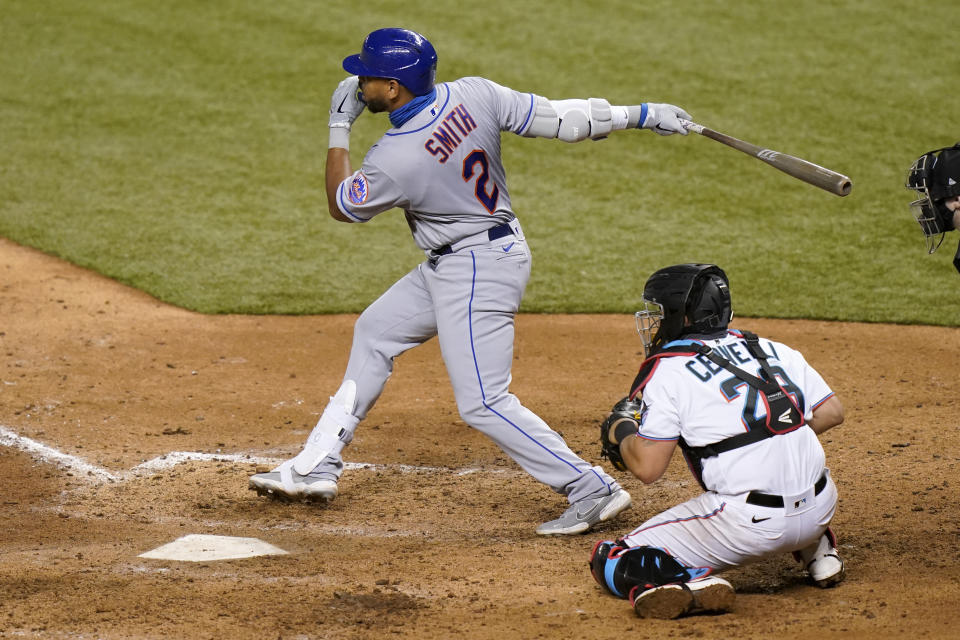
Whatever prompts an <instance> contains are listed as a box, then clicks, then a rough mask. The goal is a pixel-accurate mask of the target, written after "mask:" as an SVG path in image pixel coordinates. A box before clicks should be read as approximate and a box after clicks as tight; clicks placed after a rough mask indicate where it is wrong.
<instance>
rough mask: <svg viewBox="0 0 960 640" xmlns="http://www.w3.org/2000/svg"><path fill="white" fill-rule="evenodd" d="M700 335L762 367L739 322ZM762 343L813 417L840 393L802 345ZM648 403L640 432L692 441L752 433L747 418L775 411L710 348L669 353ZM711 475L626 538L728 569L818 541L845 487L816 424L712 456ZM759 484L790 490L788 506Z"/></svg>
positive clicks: (746, 366)
mask: <svg viewBox="0 0 960 640" xmlns="http://www.w3.org/2000/svg"><path fill="white" fill-rule="evenodd" d="M682 342H684V341H682V340H680V341H675V342H672V343H670V344H669V345H666V346H670V345H675V344H678V343H682ZM696 342H698V343H702V344H707V345H708V346H711V347H713V348H714V349H716V350H717V352H718V353H720V354H721V355H723V356H724V357H725V358H726V359H728V360H730V361H731V362H732V363H733V364H734V365H735V366H737V367H739V368H741V369H743V370H744V371H746V372H747V373H752V374H754V375H759V373H758V372H759V370H760V367H759V363H757V361H756V360H755V359H754V358H753V357H752V356H751V355H750V353H749V352H748V351H747V349H746V345H745V343H744V342H743V339H742V337H741V336H740V334H739V333H738V332H737V331H735V330H729V331H728V332H727V333H726V335H725V336H724V337H722V338H720V339H714V340H697V341H696ZM760 345H761V348H762V349H763V352H764V353H766V354H767V355H768V356H769V358H768V362H769V363H770V365H771V367H773V370H774V371H775V372H776V374H777V376H778V377H781V376H782V377H781V379H780V383H781V384H782V386H783V388H784V389H785V390H786V391H787V392H788V393H789V394H790V395H791V396H792V397H793V399H794V400H795V401H796V403H797V406H798V407H799V408H800V409H801V411H803V412H804V419H805V420H809V419H810V418H811V416H812V414H813V410H814V409H815V408H817V407H818V406H820V405H821V404H823V403H824V402H826V401H827V400H828V399H829V398H830V397H831V396H833V392H832V391H831V390H830V387H829V386H827V383H826V382H824V380H823V378H822V377H821V376H820V374H819V373H817V372H816V371H815V370H814V369H813V368H812V367H811V366H810V365H809V364H807V362H806V360H805V359H804V358H803V356H802V355H801V354H800V353H799V352H798V351H795V350H794V349H791V348H790V347H787V346H786V345H783V344H780V343H778V342H773V341H771V340H767V339H765V338H761V339H760ZM642 407H643V408H642V411H641V421H640V429H639V432H638V434H637V437H640V438H645V439H649V440H679V439H680V438H683V440H684V441H685V442H686V443H687V444H688V445H690V446H692V447H698V446H704V445H708V444H712V443H715V442H718V441H721V440H723V439H725V438H729V437H731V436H735V435H737V434H740V433H743V432H744V431H745V430H746V427H745V425H746V421H747V420H749V419H750V418H752V417H757V418H759V417H762V416H763V415H764V413H765V410H764V406H763V404H762V403H761V402H757V393H756V391H755V390H753V389H752V388H751V387H750V386H749V385H747V384H746V383H745V382H743V381H742V380H739V379H738V378H736V377H734V376H733V375H732V374H731V373H729V372H728V371H727V370H726V369H724V368H722V367H720V366H718V365H716V364H714V363H713V362H711V361H710V360H709V359H707V358H706V357H704V356H702V355H696V356H689V357H688V356H682V355H681V356H671V357H665V358H662V359H661V360H660V361H659V363H658V364H657V367H656V369H654V371H653V373H652V374H651V376H650V377H649V379H648V382H647V385H646V387H645V389H644V390H643V404H642ZM702 484H703V485H704V486H705V488H706V489H707V491H706V493H704V494H702V495H700V496H698V497H696V498H693V499H692V500H688V501H687V502H684V503H683V504H680V505H677V506H675V507H673V508H672V509H668V510H667V511H664V512H663V513H661V514H659V515H656V516H654V517H652V518H650V519H649V520H647V521H646V522H644V523H643V524H642V525H640V526H639V527H638V528H636V529H634V530H633V531H632V532H630V533H629V534H628V535H626V536H624V541H625V542H626V543H627V544H628V545H629V546H630V547H635V546H640V545H647V546H652V547H659V548H661V549H663V550H665V551H666V552H667V553H669V554H670V555H672V556H674V557H675V558H676V559H677V560H679V561H680V562H682V563H683V564H685V565H687V566H689V567H709V568H710V569H712V570H714V571H721V570H724V569H729V568H732V567H736V566H740V565H743V564H747V563H752V562H754V561H756V560H759V559H761V558H763V557H766V556H770V555H773V554H779V553H784V552H792V551H796V550H800V549H804V548H808V547H810V546H811V545H815V544H816V543H817V541H818V540H819V539H820V538H821V536H822V535H823V534H824V532H825V531H826V529H827V526H828V525H829V523H830V520H831V519H832V518H833V514H834V511H835V510H836V504H837V489H836V486H835V485H834V483H833V480H832V479H831V478H830V474H829V470H828V469H827V468H826V467H825V456H824V451H823V447H822V446H821V445H820V441H819V440H818V439H817V435H816V434H815V433H814V432H813V429H811V428H809V427H806V426H803V427H800V428H799V429H797V430H795V431H792V432H790V433H786V434H783V435H778V436H774V437H771V438H767V439H765V440H761V441H760V442H758V443H754V444H752V445H749V446H745V447H741V448H738V449H733V450H731V451H725V452H722V453H720V454H718V455H717V456H712V457H708V458H705V459H704V460H703V467H702ZM817 488H819V491H818V490H817ZM751 492H761V493H763V494H768V495H773V496H780V497H782V499H783V503H784V506H783V507H769V506H758V505H756V504H751V503H750V502H747V498H748V496H749V495H750V493H751Z"/></svg>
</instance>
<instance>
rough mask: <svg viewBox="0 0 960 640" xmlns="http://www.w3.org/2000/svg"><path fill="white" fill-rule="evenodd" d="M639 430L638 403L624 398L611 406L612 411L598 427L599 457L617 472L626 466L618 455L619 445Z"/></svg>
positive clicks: (623, 469)
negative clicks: (605, 460)
mask: <svg viewBox="0 0 960 640" xmlns="http://www.w3.org/2000/svg"><path fill="white" fill-rule="evenodd" d="M639 428H640V403H639V402H634V401H633V400H630V398H624V399H622V400H621V401H620V402H618V403H617V404H615V405H613V410H612V411H611V412H610V415H608V416H607V419H606V420H604V421H603V423H602V424H601V425H600V457H601V458H607V459H608V460H610V464H612V465H613V466H614V468H615V469H617V470H618V471H626V470H627V465H626V463H625V462H624V461H623V456H621V455H620V443H621V442H623V439H624V438H626V437H627V436H630V435H633V434H635V433H636V432H637V430H638V429H639Z"/></svg>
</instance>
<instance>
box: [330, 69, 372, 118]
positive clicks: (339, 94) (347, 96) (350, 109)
mask: <svg viewBox="0 0 960 640" xmlns="http://www.w3.org/2000/svg"><path fill="white" fill-rule="evenodd" d="M366 106H367V105H366V103H364V102H363V100H361V99H360V78H358V77H357V76H350V77H349V78H347V79H346V80H342V81H341V82H340V84H338V85H337V88H336V89H335V90H334V92H333V97H332V98H330V120H329V122H328V124H327V126H328V127H330V128H331V129H336V128H342V129H346V130H347V131H349V130H350V127H351V125H353V121H354V120H356V119H357V116H359V115H360V113H361V112H362V111H363V109H364V107H366Z"/></svg>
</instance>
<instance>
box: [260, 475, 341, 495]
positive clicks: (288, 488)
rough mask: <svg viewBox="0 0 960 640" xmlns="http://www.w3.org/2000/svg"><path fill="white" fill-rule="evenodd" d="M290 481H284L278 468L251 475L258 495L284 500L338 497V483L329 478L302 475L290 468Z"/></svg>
mask: <svg viewBox="0 0 960 640" xmlns="http://www.w3.org/2000/svg"><path fill="white" fill-rule="evenodd" d="M290 472H291V478H290V480H291V481H290V482H288V483H284V481H283V478H282V476H281V471H280V470H279V468H278V469H276V470H274V471H269V472H267V473H258V474H256V475H253V476H251V477H250V483H249V487H250V489H251V490H253V491H256V492H257V495H258V496H266V497H268V498H273V499H275V500H281V501H283V502H330V501H331V500H333V499H334V498H336V497H337V483H336V482H335V481H334V480H330V479H329V478H318V477H314V476H311V475H305V476H301V475H300V474H298V473H297V472H296V471H294V470H293V469H290Z"/></svg>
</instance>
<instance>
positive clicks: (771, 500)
mask: <svg viewBox="0 0 960 640" xmlns="http://www.w3.org/2000/svg"><path fill="white" fill-rule="evenodd" d="M825 486H827V474H823V475H822V476H820V479H819V480H817V484H815V485H813V495H815V496H818V495H820V492H821V491H823V488H824V487H825ZM747 502H748V503H750V504H755V505H757V506H758V507H779V508H781V509H782V508H783V496H774V495H770V494H769V493H760V492H759V491H751V492H750V493H748V494H747Z"/></svg>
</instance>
